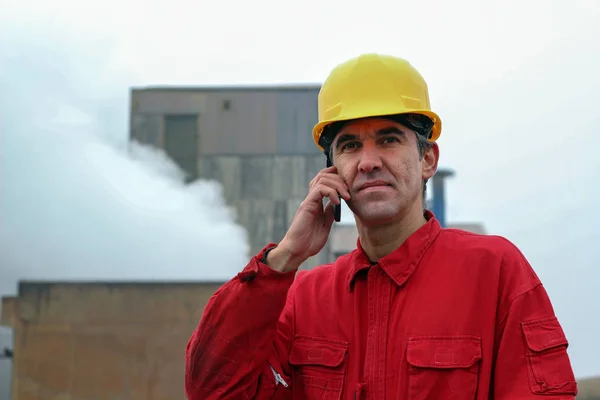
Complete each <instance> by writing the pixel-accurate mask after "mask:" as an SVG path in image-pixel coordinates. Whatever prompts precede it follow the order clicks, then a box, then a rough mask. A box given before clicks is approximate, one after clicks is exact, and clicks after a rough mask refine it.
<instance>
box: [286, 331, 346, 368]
mask: <svg viewBox="0 0 600 400" xmlns="http://www.w3.org/2000/svg"><path fill="white" fill-rule="evenodd" d="M347 349H348V345H347V344H344V343H342V342H337V341H329V340H326V339H317V338H309V337H296V340H294V343H293V345H292V350H291V351H290V358H289V362H290V364H292V365H322V366H326V367H337V366H339V365H341V364H342V362H343V361H344V357H345V355H346V351H347Z"/></svg>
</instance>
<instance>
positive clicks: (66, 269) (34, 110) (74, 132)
mask: <svg viewBox="0 0 600 400" xmlns="http://www.w3.org/2000/svg"><path fill="white" fill-rule="evenodd" d="M2 29H4V31H5V32H3V33H2V32H0V48H1V49H2V52H1V54H0V71H2V74H0V88H2V90H1V91H0V183H1V186H0V296H5V295H11V294H14V293H15V292H16V289H17V282H18V280H20V279H28V280H112V281H114V280H211V281H223V280H227V279H230V278H231V277H232V276H234V274H235V273H237V272H238V271H239V270H240V269H241V268H243V267H244V266H245V264H246V262H247V257H248V245H247V241H246V236H245V235H246V234H245V231H244V230H243V229H242V228H241V227H240V226H238V225H236V224H235V222H234V214H233V213H232V210H231V209H229V208H228V207H226V205H225V204H224V202H223V200H222V197H221V192H220V190H221V188H220V186H219V185H218V184H217V183H216V182H208V181H199V182H197V183H196V184H194V185H191V186H186V185H184V183H183V175H182V173H181V171H180V170H179V169H178V168H177V167H176V166H175V165H174V163H173V162H171V161H170V160H169V159H168V158H167V157H166V156H165V155H164V154H163V153H162V152H160V151H157V150H154V149H148V148H145V147H143V146H140V145H139V144H136V143H133V144H128V143H127V140H126V138H127V131H126V129H127V128H126V127H127V117H128V115H127V110H128V103H127V93H128V85H129V84H131V83H133V80H132V79H131V77H129V76H127V75H126V74H125V73H120V72H118V71H116V70H115V69H114V67H112V64H111V59H110V57H109V55H110V52H109V49H110V46H111V44H110V42H108V41H104V40H98V38H96V37H89V38H82V37H73V36H72V35H71V36H69V35H68V34H67V33H66V32H60V31H59V30H57V29H56V27H53V28H52V29H51V30H47V31H45V30H38V31H37V32H34V31H32V30H31V29H27V30H25V29H16V28H15V27H14V26H13V27H12V28H10V27H7V26H6V25H5V26H4V27H3V28H2ZM40 43H43V46H42V45H40Z"/></svg>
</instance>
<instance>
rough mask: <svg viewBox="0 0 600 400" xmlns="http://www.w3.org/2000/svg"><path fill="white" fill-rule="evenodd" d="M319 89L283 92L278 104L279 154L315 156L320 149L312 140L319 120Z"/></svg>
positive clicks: (280, 93) (280, 94)
mask: <svg viewBox="0 0 600 400" xmlns="http://www.w3.org/2000/svg"><path fill="white" fill-rule="evenodd" d="M318 94H319V87H315V88H312V89H305V90H302V91H281V92H279V101H278V103H277V152H278V153H279V154H315V153H318V152H319V149H318V148H317V147H316V146H315V143H314V141H313V138H312V128H313V126H314V125H315V124H316V122H317V120H318V118H317V117H318V115H317V97H318Z"/></svg>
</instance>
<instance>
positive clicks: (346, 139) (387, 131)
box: [335, 126, 405, 149]
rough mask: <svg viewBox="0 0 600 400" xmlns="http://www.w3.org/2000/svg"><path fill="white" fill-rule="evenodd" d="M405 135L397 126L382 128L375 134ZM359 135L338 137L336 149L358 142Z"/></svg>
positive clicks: (350, 134)
mask: <svg viewBox="0 0 600 400" xmlns="http://www.w3.org/2000/svg"><path fill="white" fill-rule="evenodd" d="M391 134H394V135H404V134H405V132H404V131H402V130H401V129H398V128H396V127H395V126H390V127H387V128H382V129H379V130H378V131H377V132H375V135H376V136H385V135H391ZM357 136H358V135H356V134H353V133H342V134H341V135H340V136H338V138H337V140H336V141H335V148H336V149H337V148H339V146H340V144H343V143H344V142H349V141H352V140H356V137H357Z"/></svg>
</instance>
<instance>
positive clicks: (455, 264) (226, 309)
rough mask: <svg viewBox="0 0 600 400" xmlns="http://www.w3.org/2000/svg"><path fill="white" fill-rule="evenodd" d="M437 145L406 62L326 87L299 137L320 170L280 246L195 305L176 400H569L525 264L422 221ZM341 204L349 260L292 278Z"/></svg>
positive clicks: (370, 58) (563, 355) (391, 62)
mask: <svg viewBox="0 0 600 400" xmlns="http://www.w3.org/2000/svg"><path fill="white" fill-rule="evenodd" d="M440 133H441V121H440V118H439V116H438V115H436V114H435V113H434V112H432V111H431V109H430V105H429V94H428V89H427V85H426V83H425V81H424V80H423V78H422V77H421V75H420V74H419V73H418V72H417V71H416V70H415V69H414V68H413V67H412V66H411V65H410V64H409V63H408V62H406V61H404V60H402V59H398V58H394V57H390V56H383V55H375V54H367V55H363V56H360V57H358V58H355V59H352V60H349V61H347V62H345V63H343V64H341V65H340V66H338V67H336V68H335V69H334V70H333V71H332V72H331V74H330V76H329V77H328V78H327V80H326V81H325V83H324V85H323V87H322V89H321V92H320V94H319V122H318V124H317V125H316V126H315V129H314V131H313V136H314V139H315V142H316V144H317V146H319V148H321V149H322V150H323V151H324V152H325V154H326V156H327V157H329V158H330V160H331V162H332V163H333V166H332V167H329V168H326V169H323V170H322V171H320V172H319V174H317V176H316V177H315V178H314V179H313V180H312V181H311V182H310V185H309V191H308V195H307V197H306V199H305V200H304V202H303V203H302V204H301V205H300V207H299V208H298V211H297V213H296V215H295V217H294V220H293V221H292V223H291V225H290V227H289V230H288V232H287V233H286V235H285V237H284V238H283V239H282V240H281V242H280V243H279V244H273V243H272V244H270V245H268V246H266V247H265V248H264V249H263V250H262V251H261V252H260V253H259V254H257V255H256V256H255V257H253V258H252V259H251V260H250V262H249V264H248V265H247V266H246V267H245V268H244V270H243V271H242V272H240V273H239V274H238V275H237V276H236V277H235V278H234V279H232V280H231V281H229V282H227V283H226V284H225V285H224V286H222V287H221V288H220V289H219V290H218V291H217V292H216V293H215V294H214V296H213V297H212V298H211V299H210V301H209V303H208V305H207V307H206V309H205V311H204V315H203V316H202V320H201V321H200V324H199V326H198V329H197V330H196V331H195V332H194V333H193V336H192V337H191V339H190V341H189V343H188V346H187V358H186V375H185V387H186V393H187V397H188V398H189V399H192V400H199V399H288V398H290V399H291V398H293V399H411V400H424V399H461V400H462V399H495V400H509V399H510V400H519V399H538V398H539V399H552V398H553V399H574V396H575V395H576V393H577V386H576V382H575V378H574V376H573V371H572V368H571V365H570V361H569V357H568V355H567V346H568V343H567V339H566V337H565V335H564V332H563V330H562V328H561V325H560V324H559V322H558V320H557V317H556V316H555V314H554V311H553V308H552V305H551V302H550V300H549V299H548V296H547V294H546V291H545V289H544V287H543V286H542V284H541V283H540V280H539V279H538V277H537V276H536V274H535V272H534V271H533V269H532V268H531V266H530V265H529V264H528V262H527V260H526V259H525V258H524V257H523V255H522V254H521V253H520V252H519V250H518V249H517V248H516V247H515V246H514V245H513V244H511V243H510V242H509V241H507V240H506V239H504V238H501V237H497V236H484V235H476V234H472V233H468V232H465V231H461V230H456V229H442V228H441V227H440V224H439V223H438V221H437V220H436V218H435V216H434V215H433V214H432V213H431V212H430V211H428V210H426V209H425V208H424V200H425V199H424V197H425V187H426V186H425V185H426V183H427V180H428V179H429V178H431V177H432V176H433V175H434V174H435V172H436V169H437V163H438V158H439V148H438V145H437V143H436V140H437V138H438V137H439V136H440ZM338 196H339V197H338ZM326 197H327V198H329V201H328V203H327V205H326V206H325V207H323V199H324V198H326ZM340 197H341V198H342V199H343V200H345V201H346V202H347V204H348V206H349V208H350V209H351V210H352V212H353V213H354V216H355V219H356V224H357V228H358V233H359V240H358V242H357V249H355V250H354V251H353V252H351V253H350V254H348V255H345V256H342V257H340V258H339V259H338V260H337V261H336V262H334V263H333V264H331V265H326V266H321V267H317V268H314V269H313V270H310V271H302V272H299V273H298V274H296V271H297V268H298V267H299V266H300V265H301V264H302V263H303V262H304V261H305V260H306V259H307V258H308V257H310V256H312V255H315V254H317V253H318V252H319V251H320V250H321V249H322V248H323V246H324V245H325V243H326V241H327V238H328V235H329V231H330V228H331V226H332V223H333V221H334V214H333V206H334V205H338V204H340V202H341V200H340Z"/></svg>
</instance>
